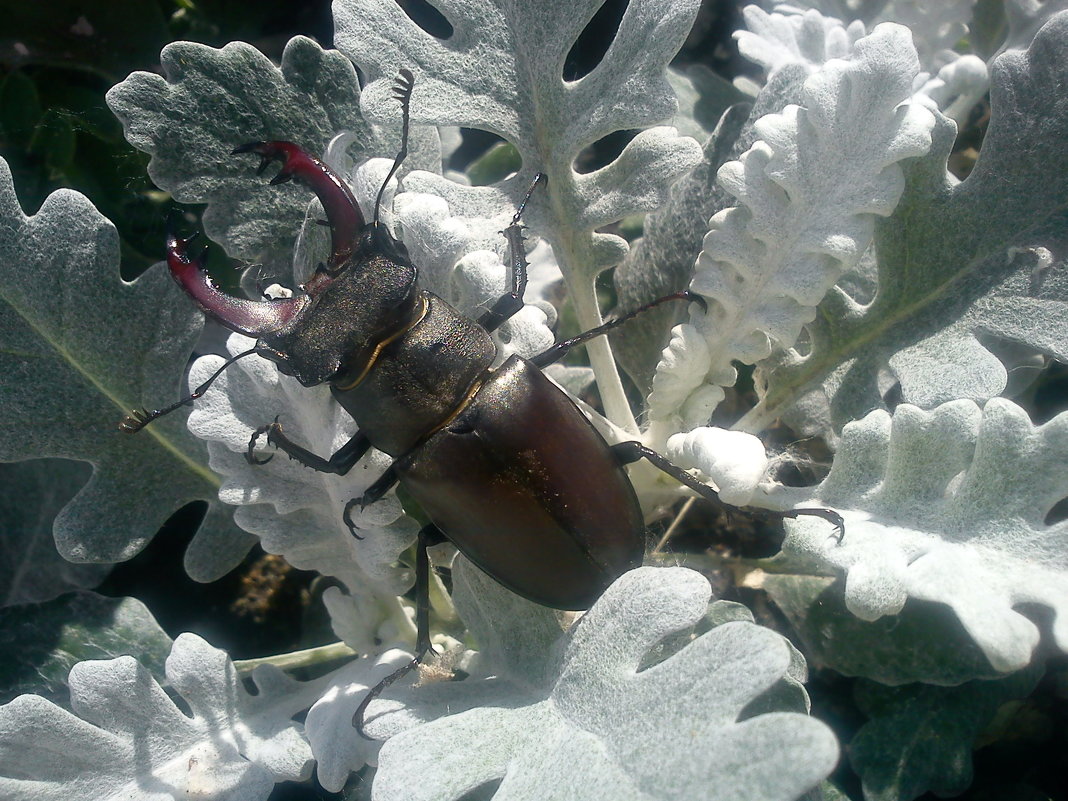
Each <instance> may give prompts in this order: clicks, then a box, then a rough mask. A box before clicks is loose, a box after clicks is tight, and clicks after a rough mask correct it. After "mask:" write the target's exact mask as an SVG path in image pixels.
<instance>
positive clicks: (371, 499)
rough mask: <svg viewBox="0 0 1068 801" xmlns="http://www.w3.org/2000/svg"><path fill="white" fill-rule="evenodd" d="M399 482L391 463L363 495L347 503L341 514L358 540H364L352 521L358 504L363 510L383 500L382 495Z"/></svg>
mask: <svg viewBox="0 0 1068 801" xmlns="http://www.w3.org/2000/svg"><path fill="white" fill-rule="evenodd" d="M396 483H397V471H396V470H395V469H394V468H393V465H390V466H389V467H388V468H386V472H384V473H383V474H382V475H380V476H379V477H378V480H377V481H375V483H374V484H372V485H371V486H369V487H368V488H367V489H365V490H364V492H363V495H361V496H360V497H359V498H353V499H352V500H351V501H349V502H348V503H346V504H345V511H344V512H343V513H342V515H341V519H342V520H344V521H345V525H346V526H348V527H349V531H350V532H352V536H354V537H355V538H356V539H358V540H362V539H363V537H361V536H360V535H359V534H357V533H356V532H357V530H358V529H357V528H356V524H355V523H353V522H352V510H353V509H354V508H356V507H357V506H359V507H360V511H361V512H362V511H363V510H364V509H366V508H367V507H368V506H370V505H371V504H372V503H375V502H376V501H380V500H382V497H383V496H384V495H385V494H386V493H387V492H389V491H390V490H391V489H393V486H394V485H395V484H396Z"/></svg>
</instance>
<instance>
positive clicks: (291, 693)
mask: <svg viewBox="0 0 1068 801" xmlns="http://www.w3.org/2000/svg"><path fill="white" fill-rule="evenodd" d="M166 670H167V678H168V680H169V681H170V683H171V686H172V687H173V688H174V689H175V690H176V691H177V692H178V693H180V694H181V696H182V698H183V699H184V700H185V702H186V703H187V704H188V706H189V708H190V710H191V711H192V715H191V716H189V715H187V714H185V713H184V712H182V710H181V709H179V707H178V706H176V705H175V703H174V702H173V701H172V700H171V699H170V698H169V697H168V696H167V694H166V693H165V692H164V691H163V689H162V688H161V687H160V686H159V685H158V684H157V683H156V681H155V680H154V679H153V678H152V677H151V675H149V673H148V671H147V670H146V669H145V668H144V667H142V666H141V665H140V664H139V663H138V662H137V661H136V660H134V659H133V658H131V657H128V656H123V657H119V658H117V659H112V660H108V661H89V662H80V663H78V664H77V665H75V667H74V668H73V670H71V675H70V680H69V683H70V689H71V708H72V709H73V710H74V712H75V713H76V715H75V714H71V713H70V712H67V711H66V710H63V709H60V708H59V707H57V706H54V705H53V704H51V703H49V702H48V701H45V700H44V699H42V698H40V697H38V696H33V695H23V696H20V697H18V698H16V699H15V700H14V701H12V702H11V703H9V704H6V705H4V706H3V707H0V793H2V794H3V795H4V797H5V798H11V799H30V798H32V799H35V801H48V800H49V799H57V801H59V800H60V799H62V800H63V801H66V800H67V799H71V798H95V799H101V801H105V800H107V799H115V801H118V799H123V801H131V800H137V799H146V801H147V799H163V798H172V797H174V796H177V795H184V794H189V795H196V796H198V797H201V798H208V799H220V800H221V799H227V801H245V800H246V799H247V801H253V800H254V799H266V798H267V796H268V795H269V793H270V791H271V788H272V787H273V786H274V783H275V782H277V781H287V780H289V781H300V780H303V779H306V778H307V777H308V776H309V775H310V774H311V752H310V749H309V748H308V744H307V742H306V741H305V740H304V737H303V735H302V732H301V729H302V727H301V726H300V724H298V723H294V722H293V721H292V720H291V718H292V716H293V715H295V714H296V713H297V712H299V711H300V710H301V709H302V708H303V707H306V706H307V705H308V704H309V703H310V702H311V697H314V695H315V694H316V693H317V692H318V689H319V688H318V685H316V684H314V683H309V684H305V685H299V684H298V683H297V682H294V681H293V680H292V679H289V678H287V677H286V676H285V675H284V674H283V673H282V672H281V671H280V670H278V669H277V668H271V667H270V666H267V665H264V666H261V667H260V668H257V669H256V671H254V672H253V674H252V675H253V680H254V681H255V682H256V686H257V689H258V693H257V694H256V695H250V694H249V693H248V692H247V691H246V690H245V689H244V687H243V686H242V683H241V680H240V679H239V678H238V676H237V673H236V671H235V669H234V666H233V663H232V662H231V661H230V660H229V658H228V657H227V656H226V654H225V653H223V652H222V651H218V650H216V649H214V648H212V647H211V646H209V645H208V644H207V643H205V642H204V641H203V640H201V639H200V638H199V637H197V636H195V635H193V634H183V635H182V636H180V637H179V638H178V639H177V640H175V642H174V648H173V649H172V650H171V655H170V656H169V657H168V658H167V668H166Z"/></svg>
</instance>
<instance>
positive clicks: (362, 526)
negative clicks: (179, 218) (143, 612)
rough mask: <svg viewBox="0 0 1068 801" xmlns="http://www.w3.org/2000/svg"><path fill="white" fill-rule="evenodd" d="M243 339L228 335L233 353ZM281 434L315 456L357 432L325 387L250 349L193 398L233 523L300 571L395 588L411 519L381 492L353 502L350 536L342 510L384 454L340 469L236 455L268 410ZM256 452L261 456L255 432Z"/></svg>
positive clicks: (399, 585)
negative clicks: (363, 503)
mask: <svg viewBox="0 0 1068 801" xmlns="http://www.w3.org/2000/svg"><path fill="white" fill-rule="evenodd" d="M252 344H253V343H252V340H250V339H248V338H247V337H243V336H241V335H240V334H234V335H232V336H231V337H230V340H229V341H228V343H227V346H228V348H229V351H230V353H231V354H232V355H236V354H238V353H241V352H242V351H245V350H248V349H249V348H250V347H251V346H252ZM222 362H223V359H222V357H219V356H204V357H201V358H200V359H198V360H197V361H196V362H194V364H193V366H192V368H191V370H190V374H189V381H190V386H197V385H199V384H200V383H202V382H203V381H205V380H207V378H208V377H209V376H210V375H211V374H212V373H214V372H215V371H216V370H218V369H219V367H220V366H221V365H222ZM276 418H277V419H278V421H279V422H280V423H281V424H282V426H283V430H284V431H285V434H286V436H288V437H290V438H291V439H293V440H294V441H295V442H297V443H298V444H300V445H301V446H303V447H305V448H307V449H308V450H310V451H312V452H313V453H316V454H319V455H321V456H324V457H326V456H329V455H330V454H331V453H333V452H334V451H336V450H337V449H338V448H339V447H341V445H343V444H344V443H345V442H347V441H348V440H349V439H350V438H351V437H352V435H353V434H355V433H356V426H355V423H354V422H353V421H352V419H351V418H350V417H349V416H348V414H347V413H346V412H345V411H344V410H343V409H342V408H341V407H340V406H339V405H338V404H337V403H336V402H334V400H333V398H332V396H331V395H330V391H329V389H327V387H325V386H320V387H310V388H309V387H303V386H301V385H300V384H299V383H298V382H297V381H296V380H295V379H293V378H290V377H289V376H285V375H282V374H281V373H279V372H278V369H277V367H276V366H275V365H274V364H272V363H270V362H268V361H266V360H265V359H261V358H259V357H255V358H247V359H243V360H241V361H239V362H237V363H236V364H235V365H234V366H233V367H231V368H230V369H229V370H227V371H226V372H225V373H223V374H222V375H221V376H220V377H219V379H218V380H217V381H216V382H215V384H213V385H212V387H211V389H209V390H208V392H207V393H205V395H204V397H203V398H201V399H200V400H199V401H198V403H197V405H196V406H195V407H194V409H193V412H192V414H191V415H190V417H189V427H190V430H191V431H192V432H193V433H194V434H196V435H197V436H198V437H200V438H201V439H203V440H205V441H207V443H208V452H209V454H210V460H209V464H210V465H211V468H212V470H214V471H215V472H216V473H218V474H220V475H222V476H223V477H224V478H223V483H222V486H221V487H220V489H219V499H220V500H222V501H223V502H225V503H229V504H233V505H235V506H237V507H238V509H237V510H236V511H235V513H234V520H235V522H236V523H237V524H238V525H239V526H241V527H242V528H243V529H245V530H246V531H249V532H251V533H253V534H255V535H257V536H258V537H259V538H260V541H261V544H262V545H263V548H264V550H266V551H268V552H269V553H277V554H281V555H282V556H284V557H285V559H286V561H287V562H289V563H290V564H291V565H293V566H294V567H298V568H301V569H302V570H316V571H318V572H320V573H322V574H323V575H327V576H336V577H337V578H338V579H340V580H341V581H342V582H343V583H344V584H345V586H346V587H347V588H349V590H350V591H351V592H360V591H363V590H364V588H365V585H367V584H368V583H370V585H371V587H372V588H373V589H374V590H375V591H376V592H378V593H380V594H381V596H382V597H383V598H387V597H390V596H395V595H398V594H400V593H402V592H403V591H404V590H405V589H406V588H407V587H408V586H409V585H410V583H411V575H410V571H407V570H404V569H400V568H396V567H394V566H393V565H394V563H395V562H396V561H397V559H398V557H399V555H400V553H401V552H402V551H403V550H404V549H405V548H407V547H408V546H409V545H410V544H411V542H412V540H413V539H414V537H415V534H416V530H417V525H416V523H415V521H413V520H411V519H409V518H407V517H405V516H404V515H403V512H402V510H401V506H400V502H399V501H398V500H397V499H396V497H395V496H393V495H389V496H387V497H385V498H383V499H382V500H380V501H379V502H377V503H375V504H372V505H370V506H368V507H367V508H366V509H364V510H363V511H360V510H359V508H358V507H357V508H355V509H353V515H352V516H353V522H354V524H355V525H356V526H357V527H358V529H359V533H360V536H362V537H363V539H362V540H357V539H356V538H354V537H353V536H352V534H351V533H350V532H349V530H348V528H347V527H346V525H345V523H344V521H343V519H342V512H343V510H344V508H345V504H346V503H347V502H348V501H349V500H351V499H352V498H356V497H359V496H360V495H361V494H362V493H363V491H364V490H365V489H366V488H367V487H368V486H370V485H371V484H372V483H373V482H374V481H375V480H376V479H378V478H379V477H380V476H381V474H382V473H383V472H384V471H385V470H386V468H387V467H389V464H390V462H391V461H392V460H391V459H390V458H389V457H388V456H386V455H385V454H383V453H380V452H378V451H374V450H372V451H371V452H369V453H368V455H367V456H365V457H364V458H363V459H362V460H360V462H358V463H357V464H356V466H355V467H353V468H352V470H351V471H349V473H348V474H347V475H345V476H338V475H334V474H330V473H322V472H319V471H316V470H311V469H309V468H307V467H305V466H304V465H302V464H300V463H299V462H297V461H295V460H293V459H290V458H289V457H287V456H286V455H285V454H284V453H276V455H275V456H274V457H273V458H271V461H270V462H268V463H267V464H249V462H248V460H247V459H246V458H245V457H246V453H247V452H248V449H249V442H250V439H251V437H252V434H253V432H254V431H255V430H256V429H257V428H259V427H260V426H263V425H266V424H267V423H270V422H272V421H273V420H275V419H276ZM260 440H261V442H260V445H259V447H257V449H256V452H255V456H256V458H257V459H260V460H262V459H265V458H268V457H270V455H271V452H272V450H273V449H272V448H270V447H268V446H267V443H266V437H265V436H261V438H260Z"/></svg>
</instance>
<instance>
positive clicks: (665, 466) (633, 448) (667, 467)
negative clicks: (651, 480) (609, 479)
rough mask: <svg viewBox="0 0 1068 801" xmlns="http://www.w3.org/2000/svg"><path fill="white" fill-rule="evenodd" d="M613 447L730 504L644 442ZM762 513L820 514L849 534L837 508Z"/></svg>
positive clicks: (624, 457) (623, 457)
mask: <svg viewBox="0 0 1068 801" xmlns="http://www.w3.org/2000/svg"><path fill="white" fill-rule="evenodd" d="M611 448H612V452H613V453H614V454H615V455H616V457H617V458H618V459H619V461H620V464H631V463H632V462H636V461H638V460H639V459H646V460H648V461H649V462H651V463H652V464H653V465H655V466H656V467H657V468H659V469H660V470H663V471H664V472H665V473H667V474H668V475H669V476H671V477H672V478H674V479H675V480H676V481H678V482H680V483H681V484H684V485H685V486H687V487H689V488H690V489H692V490H693V491H694V492H696V493H697V494H698V495H700V496H701V497H702V498H705V499H706V500H709V501H712V503H714V504H716V505H717V506H728V504H725V503H724V502H723V501H722V500H720V497H719V493H718V492H716V491H715V490H714V489H712V487H710V486H708V484H705V483H704V482H702V481H699V480H698V479H697V478H695V477H694V476H693V475H691V474H690V473H689V472H688V471H686V470H683V469H682V468H681V467H679V466H678V465H677V464H674V463H673V462H670V461H668V459H667V458H666V457H664V456H662V455H660V454H659V453H657V452H656V451H654V450H653V449H652V448H647V447H646V446H645V445H642V444H641V443H640V442H620V443H619V444H617V445H612V446H611ZM758 514H760V515H762V516H767V517H772V518H775V519H777V520H784V519H786V518H797V517H801V516H802V515H810V516H812V517H819V518H822V519H824V520H826V521H827V522H828V523H830V524H831V525H833V526H834V528H835V536H836V537H837V538H838V542H841V541H842V538H843V537H845V521H844V520H843V519H842V516H841V515H840V514H838V512H836V511H834V510H833V509H819V508H811V509H789V510H787V511H785V512H777V511H772V510H770V509H760V510H759V511H758Z"/></svg>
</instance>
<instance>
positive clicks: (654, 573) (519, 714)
mask: <svg viewBox="0 0 1068 801" xmlns="http://www.w3.org/2000/svg"><path fill="white" fill-rule="evenodd" d="M709 594H710V588H709V586H708V583H707V582H706V581H705V579H703V578H702V577H700V576H699V575H698V574H696V573H693V572H692V571H688V570H684V569H680V568H666V569H658V568H640V569H638V570H635V571H632V572H630V573H627V574H625V575H624V576H623V577H622V578H620V579H619V580H618V581H617V582H616V583H615V584H613V585H612V587H610V588H609V589H608V591H606V593H605V594H604V595H603V596H602V598H601V599H600V600H599V601H598V602H597V603H596V604H595V605H594V607H593V608H592V609H591V610H590V611H589V612H588V613H587V615H586V616H585V617H583V618H582V620H581V621H580V622H579V623H578V625H577V626H575V627H574V629H573V630H572V631H571V632H570V633H569V634H568V635H567V637H566V638H565V639H564V640H562V641H561V642H560V647H559V648H558V649H555V654H556V659H557V660H558V661H556V662H555V665H556V667H555V670H554V671H553V673H554V674H555V675H553V673H550V674H542V675H544V676H545V677H546V678H548V679H549V684H548V687H547V688H546V689H545V690H542V693H545V692H546V691H547V692H548V697H546V696H545V695H544V694H541V693H538V692H537V691H536V690H535V689H534V687H535V686H536V685H537V683H538V682H535V684H534V685H532V686H531V689H530V690H529V691H528V694H527V700H523V699H522V696H518V697H514V698H513V699H512V700H511V701H508V702H504V703H501V702H497V703H495V704H494V705H493V706H487V705H480V706H479V707H478V708H474V709H468V710H467V711H465V712H462V713H460V714H453V715H449V716H448V717H444V718H441V719H439V720H436V721H434V722H431V723H427V724H425V725H421V726H415V727H414V728H410V729H407V730H405V731H402V732H400V733H398V734H395V735H394V736H393V737H391V738H390V739H389V740H388V741H387V743H386V744H385V745H384V746H383V748H382V751H381V753H380V754H379V768H378V773H377V776H376V779H375V788H374V792H375V798H376V799H379V800H380V801H387V800H388V799H394V798H404V799H454V798H459V797H461V796H462V795H463V794H464V793H466V792H468V791H470V790H472V789H473V788H475V787H479V786H481V785H484V784H487V783H491V782H499V786H498V787H497V789H496V791H495V794H494V798H496V799H499V800H501V801H503V799H516V798H532V797H537V798H560V799H564V798H590V799H593V798H616V799H618V798H634V799H637V798H693V797H701V798H732V799H754V800H755V799H762V801H766V800H767V799H776V798H781V799H792V798H797V797H798V796H800V795H801V794H802V793H803V792H804V791H805V790H807V789H809V788H811V787H813V786H815V785H816V784H817V783H818V782H819V781H820V780H821V779H822V778H823V777H825V776H826V775H827V774H828V773H829V772H830V770H831V769H832V768H833V766H834V764H835V762H836V760H837V753H838V749H837V744H836V743H835V740H834V737H833V735H832V734H831V733H830V731H829V730H828V729H827V728H826V727H824V725H823V724H822V723H819V722H818V721H815V720H812V719H811V718H808V717H807V716H805V715H800V714H796V713H787V712H774V713H768V714H756V715H755V716H753V717H746V716H745V713H744V710H746V707H747V705H749V704H750V703H751V702H752V701H753V700H754V699H756V698H758V697H759V696H761V695H762V694H763V693H765V692H766V691H767V690H768V689H769V688H771V687H772V686H773V685H775V684H776V682H778V681H779V680H780V679H781V677H783V676H784V675H785V674H786V673H787V671H788V670H789V669H790V664H791V653H790V650H789V649H788V648H787V646H786V645H785V642H784V641H783V640H782V638H781V637H779V636H778V635H777V634H774V633H773V632H771V631H768V630H766V629H761V628H760V627H757V626H754V625H752V624H750V623H745V622H728V623H724V624H723V625H719V626H716V627H715V628H713V629H712V630H711V631H708V632H706V633H704V634H702V635H700V636H698V637H697V638H696V639H694V640H692V641H689V642H685V643H684V642H679V643H678V644H677V646H676V649H673V650H672V649H669V651H668V652H667V653H665V652H663V651H659V650H657V646H658V644H661V642H662V641H663V640H665V639H671V637H672V635H675V634H677V633H680V632H684V631H686V630H688V629H689V628H690V627H692V626H693V625H694V624H695V623H697V622H698V621H699V620H700V619H701V618H702V617H703V616H704V615H705V613H706V611H707V609H708V599H709ZM498 625H500V624H499V622H498ZM502 630H503V629H502ZM650 657H652V663H650V662H649V659H650ZM538 664H551V663H545V662H544V660H539V661H538ZM466 683H467V682H461V683H460V685H461V686H462V685H463V684H466ZM424 689H427V690H431V689H433V687H428V688H424ZM650 743H655V744H656V746H655V747H653V748H650ZM695 748H696V749H697V750H698V751H699V752H701V753H705V754H708V755H709V758H707V759H704V760H695V759H693V758H692V754H693V753H694V749H695ZM772 765H774V769H772Z"/></svg>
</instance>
